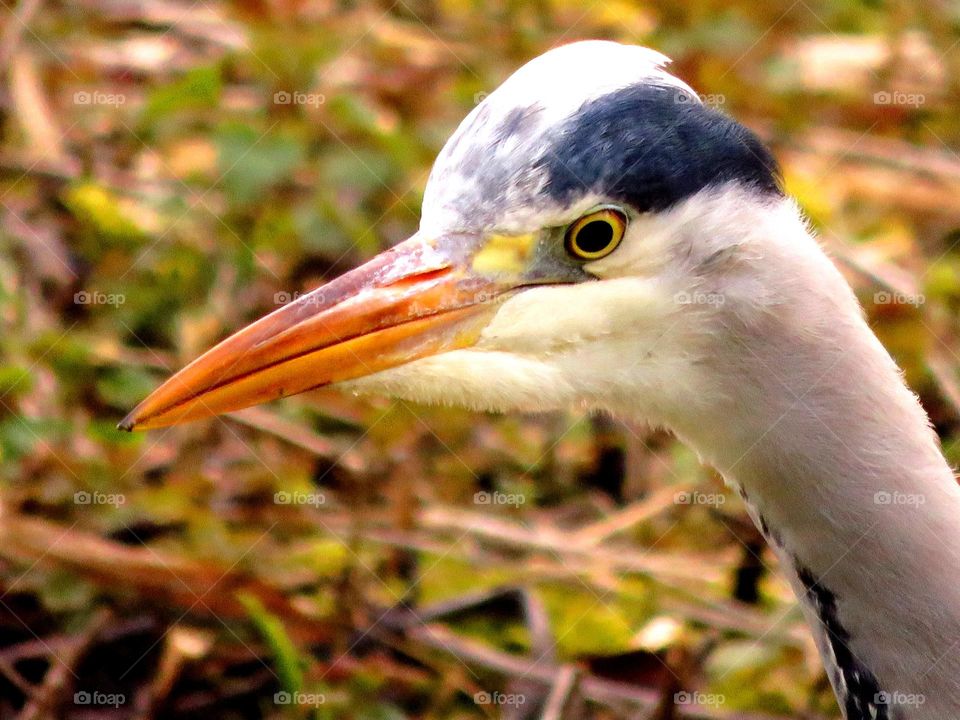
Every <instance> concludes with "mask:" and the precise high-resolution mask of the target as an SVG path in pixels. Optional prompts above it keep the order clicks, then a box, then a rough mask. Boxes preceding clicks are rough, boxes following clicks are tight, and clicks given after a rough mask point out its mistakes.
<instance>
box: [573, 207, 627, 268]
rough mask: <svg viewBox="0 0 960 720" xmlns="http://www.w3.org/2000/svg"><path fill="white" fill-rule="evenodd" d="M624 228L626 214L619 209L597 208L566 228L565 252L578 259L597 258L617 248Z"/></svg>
mask: <svg viewBox="0 0 960 720" xmlns="http://www.w3.org/2000/svg"><path fill="white" fill-rule="evenodd" d="M626 230H627V216H626V215H624V214H623V213H622V212H621V211H620V210H617V209H616V208H603V209H602V210H597V211H596V212H592V213H590V214H589V215H584V216H583V217H582V218H580V219H579V220H577V221H576V222H575V223H573V224H572V225H571V226H570V227H569V228H568V229H567V239H566V247H567V252H568V253H569V254H570V255H572V256H573V257H575V258H578V259H580V260H599V259H600V258H602V257H606V256H607V255H609V254H610V253H612V252H613V251H614V250H616V249H617V245H619V244H620V241H621V240H622V239H623V234H624V233H625V232H626Z"/></svg>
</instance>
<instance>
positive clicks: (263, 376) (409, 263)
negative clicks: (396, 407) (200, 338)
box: [119, 236, 518, 430]
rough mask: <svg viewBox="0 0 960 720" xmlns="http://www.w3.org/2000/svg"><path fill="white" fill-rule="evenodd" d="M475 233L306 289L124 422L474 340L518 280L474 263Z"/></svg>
mask: <svg viewBox="0 0 960 720" xmlns="http://www.w3.org/2000/svg"><path fill="white" fill-rule="evenodd" d="M471 239H472V238H471V237H470V236H462V237H459V238H457V237H450V236H447V237H444V238H442V239H441V240H439V241H425V240H422V239H420V238H418V237H416V236H415V237H413V238H411V239H410V240H407V241H406V242H404V243H401V244H400V245H398V246H396V247H395V248H393V249H391V250H388V251H387V252H385V253H382V254H381V255H379V256H377V257H376V258H374V259H373V260H371V261H370V262H368V263H367V264H365V265H363V266H361V267H359V268H356V269H355V270H352V271H350V272H348V273H346V274H345V275H342V276H341V277H339V278H337V279H335V280H333V281H332V282H330V283H328V284H327V285H324V286H322V287H320V288H318V289H316V290H314V291H313V292H311V293H309V294H307V295H304V296H301V297H300V298H298V299H297V300H296V301H294V302H291V303H290V304H288V305H285V306H284V307H282V308H280V309H279V310H276V311H275V312H272V313H270V314H269V315H267V316H266V317H263V318H261V319H260V320H257V321H256V322H254V323H253V324H251V325H249V326H247V327H246V328H244V329H243V330H240V331H239V332H237V333H236V334H234V335H232V336H230V337H228V338H227V339H226V340H224V341H223V342H221V343H220V344H219V345H217V346H216V347H214V348H213V349H211V350H209V351H207V352H206V353H205V354H203V355H202V356H201V357H199V358H198V359H197V360H194V361H193V362H192V363H190V364H189V365H187V367H185V368H184V369H183V370H181V371H180V372H178V373H177V374H176V375H174V376H173V377H171V378H170V379H169V380H167V381H166V382H165V383H163V385H161V386H160V387H159V388H157V390H155V391H154V392H153V393H152V394H151V395H150V396H149V397H147V399H146V400H144V401H143V402H141V403H140V404H139V405H137V407H136V408H134V409H133V411H132V412H131V413H130V414H129V415H128V416H127V417H126V418H124V419H123V421H122V422H121V423H120V424H119V427H120V428H121V429H124V430H134V429H138V430H139V429H146V428H156V427H164V426H168V425H174V424H177V423H182V422H186V421H188V420H196V419H199V418H204V417H209V416H212V415H219V414H220V413H226V412H231V411H234V410H240V409H242V408H245V407H248V406H250V405H255V404H257V403H262V402H265V401H267V400H273V399H275V398H280V397H286V396H287V395H295V394H297V393H301V392H304V391H307V390H312V389H314V388H319V387H322V386H324V385H329V384H331V383H335V382H340V381H344V380H350V379H353V378H357V377H361V376H364V375H369V374H371V373H375V372H377V371H380V370H385V369H387V368H391V367H394V366H397V365H401V364H403V363H407V362H410V361H411V360H415V359H417V358H421V357H425V356H427V355H434V354H436V353H440V352H445V351H448V350H453V349H457V348H463V347H468V346H470V345H473V344H474V343H475V342H476V341H477V339H478V338H479V335H480V332H481V331H482V329H483V327H484V326H485V325H486V324H487V322H488V321H489V318H490V316H491V315H492V314H493V313H494V312H495V306H494V303H492V302H489V301H490V300H491V299H493V298H496V297H498V296H500V295H502V294H504V293H506V292H509V291H511V290H513V289H516V288H517V287H518V283H516V282H512V283H506V282H503V281H497V280H494V279H491V278H490V277H484V276H482V275H481V274H478V273H476V272H474V269H473V268H471V267H470V265H469V262H470V256H469V254H468V253H467V252H466V251H465V250H464V249H463V248H465V247H467V248H468V247H470V246H471V242H470V240H471ZM473 239H474V240H475V238H473ZM441 245H443V246H444V249H440V246H441Z"/></svg>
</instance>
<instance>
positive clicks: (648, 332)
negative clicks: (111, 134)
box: [121, 41, 782, 429]
mask: <svg viewBox="0 0 960 720" xmlns="http://www.w3.org/2000/svg"><path fill="white" fill-rule="evenodd" d="M666 63H667V60H666V58H664V57H663V56H661V55H659V54H658V53H655V52H653V51H650V50H647V49H644V48H640V47H633V46H625V45H619V44H617V43H612V42H602V41H586V42H580V43H574V44H571V45H566V46H563V47H560V48H557V49H554V50H551V51H550V52H548V53H546V54H544V55H542V56H540V57H538V58H536V59H535V60H533V61H531V62H530V63H528V64H527V65H525V66H524V67H522V68H521V69H520V70H518V71H517V72H516V73H515V74H514V75H512V76H511V77H510V78H508V79H507V80H506V82H504V84H503V85H501V86H500V87H499V88H497V89H496V90H495V91H494V92H492V93H491V94H490V95H489V96H487V97H486V98H485V99H484V100H483V102H481V103H480V104H479V105H478V106H477V107H476V108H475V109H474V110H473V111H472V112H471V113H470V114H469V115H468V116H467V118H466V119H465V120H464V121H463V123H462V124H461V125H460V127H459V128H458V129H457V131H456V132H455V133H454V134H453V136H452V137H451V138H450V140H449V141H448V142H447V144H446V145H445V146H444V148H443V149H442V151H441V152H440V154H439V156H438V158H437V161H436V163H435V165H434V168H433V171H432V172H431V175H430V179H429V181H428V183H427V188H426V191H425V195H424V202H423V212H422V221H421V226H420V229H419V230H418V232H417V233H416V234H415V235H414V236H413V237H411V238H410V239H408V240H406V241H405V242H403V243H401V244H399V245H397V246H395V247H393V248H391V249H390V250H388V251H386V252H384V253H382V254H381V255H379V256H377V257H376V258H374V259H373V260H371V261H370V262H368V263H367V264H365V265H363V266H361V267H359V268H357V269H355V270H353V271H350V272H348V273H346V274H345V275H343V276H341V277H339V278H337V279H335V280H333V281H332V282H330V283H328V284H326V285H324V286H322V287H320V288H318V289H316V290H315V291H313V292H312V293H310V294H307V295H304V296H301V297H300V298H299V299H298V300H297V301H295V302H292V303H290V304H288V305H286V306H284V307H282V308H280V309H279V310H277V311H275V312H273V313H271V314H270V315H268V316H266V317H264V318H262V319H260V320H259V321H257V322H255V323H253V324H252V325H250V326H248V327H247V328H244V329H243V330H240V331H239V332H238V333H236V334H235V335H233V336H231V337H229V338H227V339H226V340H224V341H223V342H222V343H220V344H219V345H217V346H216V347H214V348H213V349H212V350H210V351H208V352H207V353H206V354H204V355H203V356H201V357H200V358H199V359H197V360H195V361H194V362H193V363H191V364H190V365H188V366H187V367H186V368H184V369H183V370H181V371H180V372H179V373H177V374H176V375H174V376H173V377H172V378H170V379H169V380H168V381H167V382H166V383H164V384H163V385H162V386H161V387H160V388H158V389H157V390H156V391H155V392H154V393H153V394H151V395H150V396H149V397H148V398H147V399H146V400H144V401H143V402H142V403H141V404H140V405H139V406H137V408H135V409H134V410H133V412H131V413H130V415H129V416H128V417H127V418H126V419H125V420H124V421H123V423H121V427H124V428H127V429H132V428H141V427H142V428H148V427H160V426H164V425H171V424H175V423H177V422H182V421H186V420H191V419H195V418H200V417H204V416H209V415H214V414H218V413H223V412H229V411H231V410H237V409H240V408H243V407H246V406H249V405H252V404H255V403H259V402H263V401H266V400H270V399H273V398H277V397H282V396H286V395H292V394H295V393H299V392H303V391H306V390H310V389H313V388H317V387H320V386H323V385H328V384H332V383H338V384H343V385H345V386H347V387H349V388H350V389H353V390H355V391H360V392H377V393H387V394H390V395H395V396H399V397H404V398H407V399H412V400H416V401H426V402H444V403H451V404H459V405H465V406H469V407H474V408H479V409H496V410H507V409H527V410H535V409H549V408H555V407H562V406H566V405H570V404H574V403H580V404H586V405H596V406H605V407H618V406H622V401H623V399H624V398H625V397H630V398H635V397H636V396H637V393H638V391H639V392H640V393H642V392H644V391H649V393H648V396H649V398H650V400H649V402H650V408H649V412H650V414H651V415H653V416H656V415H657V409H656V405H657V404H658V403H668V402H670V399H669V398H667V397H665V395H664V393H665V392H669V391H668V390H666V388H669V387H671V386H673V387H675V386H676V380H677V374H678V373H679V372H682V369H683V367H684V365H685V364H690V363H695V362H696V361H697V358H698V355H699V353H701V352H703V353H706V352H709V343H710V340H711V336H712V335H713V334H714V330H713V329H712V328H711V324H710V322H709V321H708V320H707V319H708V318H712V317H715V316H716V315H717V314H718V313H723V312H730V310H731V308H730V307H727V308H724V306H725V305H726V303H727V302H728V300H730V299H731V298H730V296H729V295H728V291H730V290H731V288H732V287H733V286H736V287H741V286H742V285H743V278H738V270H737V268H738V267H740V266H741V265H742V260H743V256H744V250H743V244H742V243H740V242H739V241H737V240H736V238H737V237H738V236H743V235H744V225H745V224H747V225H749V223H750V222H752V221H751V220H750V219H749V218H750V216H751V213H750V212H748V209H749V208H758V207H767V206H772V205H775V204H776V203H778V202H780V200H781V199H782V198H781V194H780V190H779V187H778V181H777V176H776V173H777V171H776V166H775V163H774V161H773V160H772V158H771V156H770V154H769V153H768V152H767V150H766V149H765V148H764V147H763V145H762V144H761V143H760V142H759V141H758V140H757V139H756V138H755V137H754V136H753V135H752V134H751V133H750V132H749V131H748V130H746V129H745V128H743V127H742V126H741V125H739V124H737V123H736V122H735V121H733V120H731V119H730V118H728V117H727V116H725V115H723V114H722V113H720V112H718V111H716V110H713V109H711V108H709V107H707V106H705V105H704V104H702V103H701V102H700V99H699V98H698V96H697V95H696V94H695V93H694V92H693V91H692V90H691V89H690V88H689V87H688V86H687V85H685V84H684V83H682V82H681V81H679V80H677V79H676V78H674V77H672V76H671V75H669V74H667V72H666V71H665V70H664V66H665V64H666ZM734 227H735V230H736V232H728V231H727V230H728V229H730V228H734ZM747 230H749V227H747ZM676 401H678V402H682V399H679V396H678V398H677V399H676Z"/></svg>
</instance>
